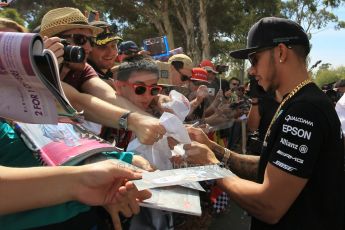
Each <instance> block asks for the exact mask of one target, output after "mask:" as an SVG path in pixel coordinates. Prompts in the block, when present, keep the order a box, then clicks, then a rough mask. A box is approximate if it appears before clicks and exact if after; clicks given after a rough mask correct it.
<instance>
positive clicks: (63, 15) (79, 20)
mask: <svg viewBox="0 0 345 230" xmlns="http://www.w3.org/2000/svg"><path fill="white" fill-rule="evenodd" d="M71 29H90V30H91V31H92V33H93V35H94V36H96V35H97V34H99V33H101V32H102V31H103V30H102V29H101V28H98V27H95V26H90V25H89V23H88V21H87V18H86V17H85V16H84V15H83V14H82V13H81V12H80V10H78V9H76V8H71V7H63V8H57V9H53V10H50V11H48V13H46V14H45V15H44V16H43V18H42V22H41V31H40V34H41V35H42V36H47V37H52V36H54V35H57V34H59V33H61V32H63V31H66V30H71Z"/></svg>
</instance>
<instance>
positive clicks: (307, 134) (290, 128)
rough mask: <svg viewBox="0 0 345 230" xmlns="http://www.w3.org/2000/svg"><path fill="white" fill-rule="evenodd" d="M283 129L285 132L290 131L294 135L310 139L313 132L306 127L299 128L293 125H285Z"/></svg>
mask: <svg viewBox="0 0 345 230" xmlns="http://www.w3.org/2000/svg"><path fill="white" fill-rule="evenodd" d="M282 131H283V132H284V133H290V134H291V135H293V136H297V137H301V138H303V139H307V140H310V137H311V132H310V131H306V130H304V129H299V128H297V127H294V126H291V125H283V129H282Z"/></svg>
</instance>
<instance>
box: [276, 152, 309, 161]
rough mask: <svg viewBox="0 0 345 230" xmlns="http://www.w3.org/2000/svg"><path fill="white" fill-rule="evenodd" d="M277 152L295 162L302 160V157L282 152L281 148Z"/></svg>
mask: <svg viewBox="0 0 345 230" xmlns="http://www.w3.org/2000/svg"><path fill="white" fill-rule="evenodd" d="M277 153H278V154H279V155H281V156H283V157H286V158H288V159H290V160H293V161H295V162H297V163H300V164H303V162H304V160H303V159H301V158H298V157H293V156H291V155H290V154H288V153H284V152H283V151H281V150H278V151H277Z"/></svg>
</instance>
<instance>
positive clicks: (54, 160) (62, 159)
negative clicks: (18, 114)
mask: <svg viewBox="0 0 345 230" xmlns="http://www.w3.org/2000/svg"><path fill="white" fill-rule="evenodd" d="M15 130H16V131H17V132H18V133H20V136H21V137H22V139H23V140H24V142H25V143H26V145H27V146H28V147H29V148H30V149H31V150H32V151H33V152H35V154H36V157H37V158H38V159H40V160H41V161H42V163H43V164H45V165H48V166H56V165H77V164H79V163H80V162H82V161H83V160H85V159H86V158H88V157H90V156H93V155H95V154H97V153H101V152H112V151H117V152H118V151H119V149H117V148H116V147H113V146H112V145H111V144H109V143H107V142H106V141H104V140H102V139H101V138H99V137H97V136H95V135H93V134H92V133H90V132H88V131H87V130H86V129H84V128H83V127H82V126H81V125H77V124H67V123H59V124H57V125H52V124H27V123H20V122H17V123H16V124H15Z"/></svg>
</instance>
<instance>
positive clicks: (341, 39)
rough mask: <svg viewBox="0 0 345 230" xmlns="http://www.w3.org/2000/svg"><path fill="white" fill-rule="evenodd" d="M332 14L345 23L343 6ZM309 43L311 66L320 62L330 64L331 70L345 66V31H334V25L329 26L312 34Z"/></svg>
mask: <svg viewBox="0 0 345 230" xmlns="http://www.w3.org/2000/svg"><path fill="white" fill-rule="evenodd" d="M334 14H335V15H337V16H338V17H339V19H340V20H343V21H345V6H342V7H340V8H339V9H337V10H334ZM310 42H311V43H312V49H311V51H310V55H309V56H310V58H311V62H310V64H311V65H313V64H314V63H315V62H316V61H318V60H322V63H331V64H332V65H331V67H333V68H336V67H339V66H342V65H343V66H345V29H341V30H334V25H331V24H329V25H328V26H327V27H326V28H325V29H323V30H322V31H319V32H316V33H313V34H312V38H311V41H310ZM322 63H321V64H322Z"/></svg>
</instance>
